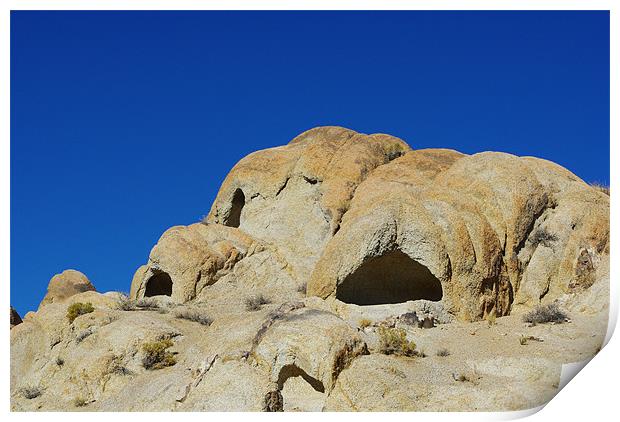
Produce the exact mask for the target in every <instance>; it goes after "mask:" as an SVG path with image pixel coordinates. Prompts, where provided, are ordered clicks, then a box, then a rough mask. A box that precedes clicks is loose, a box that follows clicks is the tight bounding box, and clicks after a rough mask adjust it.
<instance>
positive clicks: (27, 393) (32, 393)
mask: <svg viewBox="0 0 620 422" xmlns="http://www.w3.org/2000/svg"><path fill="white" fill-rule="evenodd" d="M19 392H20V393H21V395H22V396H23V397H24V398H26V399H28V400H32V399H36V398H37V397H39V396H40V395H41V394H43V389H42V388H41V387H39V386H36V385H31V386H28V387H24V388H22V389H21V390H19Z"/></svg>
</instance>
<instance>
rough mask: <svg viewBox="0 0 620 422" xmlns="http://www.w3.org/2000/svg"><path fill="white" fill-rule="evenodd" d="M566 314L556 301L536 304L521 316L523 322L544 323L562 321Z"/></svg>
mask: <svg viewBox="0 0 620 422" xmlns="http://www.w3.org/2000/svg"><path fill="white" fill-rule="evenodd" d="M566 318H567V315H566V314H565V313H564V312H562V311H561V310H560V308H559V307H558V305H557V304H556V303H550V304H548V305H538V306H536V308H534V309H533V310H531V311H530V312H528V313H527V314H525V315H524V316H523V322H528V323H530V324H545V323H549V322H556V323H562V322H564V320H566Z"/></svg>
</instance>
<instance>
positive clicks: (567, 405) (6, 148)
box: [0, 0, 620, 421]
mask: <svg viewBox="0 0 620 422" xmlns="http://www.w3.org/2000/svg"><path fill="white" fill-rule="evenodd" d="M0 10H1V12H0V13H1V14H0V16H1V17H0V19H1V20H0V93H1V96H0V198H2V207H1V208H0V212H1V213H2V219H1V223H0V280H2V294H1V295H0V300H1V301H2V304H1V305H0V309H2V307H4V309H6V308H8V307H9V294H8V293H9V280H10V271H9V265H10V259H9V256H10V255H9V254H10V238H9V235H10V207H9V200H10V196H9V188H10V183H9V177H10V167H9V166H10V127H9V124H10V122H9V110H10V95H9V94H10V74H9V60H10V54H9V48H10V39H9V36H10V11H11V10H609V11H610V47H611V48H610V77H611V80H610V90H611V92H610V94H611V95H610V117H611V119H610V126H611V127H610V159H611V158H615V157H617V155H618V146H617V142H618V141H619V139H618V133H619V132H618V123H617V121H615V120H614V118H613V116H620V114H619V113H618V99H619V97H620V95H619V94H620V91H619V89H620V84H619V83H618V82H619V81H618V78H619V77H620V68H619V66H618V58H619V55H620V43H619V42H618V41H619V40H620V18H619V15H620V2H618V1H612V0H607V1H605V0H591V1H586V0H567V1H558V0H556V1H554V0H523V1H514V0H511V1H508V0H470V1H464V0H461V1H459V0H434V1H430V0H427V1H421V0H410V1H403V0H383V1H374V0H373V1H371V0H361V1H352V0H331V1H330V0H315V1H308V0H296V1H294V2H292V1H284V0H266V1H261V2H258V1H251V0H234V1H233V0H230V1H225V2H224V1H219V2H216V1H207V0H204V1H201V0H177V1H174V0H151V1H148V2H147V1H146V0H125V1H121V0H107V1H106V0H90V1H86V0H58V1H53V0H47V1H46V0H21V1H17V0H8V1H4V2H3V3H2V6H0ZM618 182H619V179H618V170H617V169H616V168H614V167H613V166H612V167H611V174H610V185H613V186H614V187H615V186H616V185H617V183H618ZM614 192H615V191H614ZM616 198H617V194H612V196H611V217H612V219H611V245H612V247H611V260H610V261H611V269H610V270H611V272H610V274H611V289H610V292H611V295H610V296H611V305H610V316H609V327H608V333H607V337H606V342H609V343H608V344H607V346H606V347H605V348H604V349H603V350H602V351H601V352H600V353H599V354H598V355H597V356H596V357H595V358H594V359H593V360H592V361H591V362H590V363H589V364H588V365H587V366H588V369H586V370H585V371H582V372H581V373H580V374H579V376H578V379H577V381H575V382H572V383H569V385H568V386H567V387H566V388H565V389H563V390H562V391H561V392H560V393H559V394H558V395H557V396H556V397H555V398H554V399H553V400H551V401H550V402H549V403H548V405H547V406H545V407H546V408H545V410H544V411H543V412H540V413H537V414H536V415H535V416H534V417H533V418H534V419H538V420H541V418H553V419H560V418H561V419H562V420H563V421H564V420H580V421H583V420H593V419H596V418H602V420H608V419H611V418H610V417H608V415H610V414H615V413H616V410H617V409H618V406H617V405H616V402H617V387H616V386H615V384H616V382H617V381H618V375H620V371H619V368H620V365H619V364H618V360H619V359H618V358H617V356H620V346H619V343H618V340H617V339H611V335H612V333H613V330H614V329H615V325H616V322H617V319H618V297H619V294H618V293H619V290H618V287H619V286H618V284H619V283H618V280H617V279H616V277H615V276H616V275H617V274H618V262H619V260H618V259H617V258H618V253H616V249H615V247H614V246H613V245H617V244H619V243H618V242H619V241H620V239H619V238H618V230H617V229H616V224H615V222H616V221H618V218H617V217H618V207H617V200H616ZM3 327H4V328H3V329H4V330H5V331H4V336H3V337H2V349H1V353H2V372H3V374H4V376H3V378H2V380H3V382H2V387H1V396H0V402H2V405H3V410H4V411H5V412H7V414H8V416H9V417H11V418H13V419H15V420H29V419H31V418H37V417H38V418H46V419H48V418H52V419H56V418H62V419H63V420H66V419H72V420H73V419H74V418H76V419H77V418H84V417H87V418H89V419H91V418H92V419H93V420H96V421H103V420H105V419H106V418H107V417H108V414H106V413H88V415H84V414H81V413H36V414H33V413H9V406H10V404H9V396H10V392H9V379H10V377H9V332H8V331H9V327H8V324H6V323H5V324H4V326H3ZM610 339H611V341H610ZM572 372H574V369H573V370H572ZM575 374H576V372H575ZM562 375H563V377H566V376H567V375H569V376H570V375H571V370H568V371H567V372H566V373H564V371H563V374H562ZM572 375H574V374H572ZM538 410H540V408H539V409H531V410H528V411H522V412H498V413H413V414H412V413H399V414H395V415H393V417H396V418H402V417H404V418H424V420H452V419H455V418H458V419H460V420H472V421H473V420H476V421H479V420H504V419H514V418H518V417H523V416H527V415H530V414H533V413H536V412H537V411H538ZM145 416H146V417H148V418H151V419H153V420H155V421H164V420H166V419H168V418H169V417H170V415H169V414H166V413H151V414H148V416H147V415H145V414H142V415H134V414H131V413H115V414H114V417H115V418H119V417H120V418H122V419H124V418H127V419H129V418H131V419H134V418H136V417H139V418H141V417H145ZM386 416H387V417H389V416H388V414H383V413H355V414H333V413H332V414H326V415H321V418H327V419H331V420H335V419H336V418H338V419H340V418H342V417H345V418H355V419H356V420H359V419H362V420H370V419H371V418H372V419H375V418H383V417H386ZM177 417H178V416H175V418H177ZM205 417H206V418H216V419H220V418H233V419H237V418H239V419H241V418H243V419H245V418H252V419H254V418H258V419H263V420H265V419H267V418H270V419H271V418H284V417H286V418H295V419H306V420H310V418H314V417H315V415H314V414H311V413H305V414H290V413H286V414H271V416H270V415H269V414H251V415H248V414H243V413H227V414H225V413H209V414H206V415H205V414H202V413H185V414H183V418H187V419H193V420H198V418H200V419H203V418H205Z"/></svg>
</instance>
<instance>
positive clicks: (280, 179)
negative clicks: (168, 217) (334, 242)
mask: <svg viewBox="0 0 620 422" xmlns="http://www.w3.org/2000/svg"><path fill="white" fill-rule="evenodd" d="M409 150H410V147H409V146H408V145H407V144H406V143H405V142H403V141H402V140H400V139H398V138H395V137H392V136H389V135H380V134H376V135H363V134H359V133H357V132H354V131H352V130H349V129H345V128H340V127H319V128H315V129H311V130H309V131H307V132H304V133H302V134H301V135H299V136H297V137H296V138H295V139H293V140H292V141H291V142H289V144H288V145H285V146H283V147H277V148H270V149H267V150H263V151H257V152H255V153H252V154H250V155H248V156H247V157H245V158H244V159H242V160H241V161H240V162H239V163H238V164H237V165H236V166H235V167H234V168H233V169H232V170H231V171H230V173H229V174H228V176H227V177H226V179H225V180H224V183H223V184H222V187H221V188H220V191H219V193H218V195H217V198H216V199H215V202H214V203H213V206H212V208H211V212H210V214H209V216H208V221H209V222H213V223H218V224H223V225H228V226H232V227H239V228H240V229H241V230H242V231H244V232H246V233H248V234H250V235H252V236H254V237H256V238H259V239H262V240H264V241H266V242H270V243H273V244H275V245H276V246H277V247H278V250H279V251H280V253H281V254H282V255H283V256H284V257H285V259H286V260H287V262H288V263H289V264H290V265H291V267H292V269H293V270H294V271H295V276H296V278H297V279H298V280H300V281H307V279H308V277H309V276H310V273H311V272H312V269H313V267H314V265H315V263H316V260H317V258H318V256H319V254H320V252H321V250H322V249H323V248H324V246H325V244H326V242H327V241H328V240H329V239H330V238H331V236H332V234H333V233H334V232H336V231H337V230H338V227H339V225H340V220H341V218H342V216H343V214H344V213H345V212H346V210H347V209H348V207H349V204H350V202H351V199H352V198H353V196H354V194H355V191H356V188H357V187H358V185H359V184H360V183H361V182H362V181H363V180H364V179H366V177H368V175H369V174H370V173H371V172H372V171H373V170H374V169H376V168H377V167H379V166H381V165H384V164H386V163H388V162H389V161H390V160H393V159H394V158H396V157H399V156H400V155H402V154H403V153H405V152H406V151H409Z"/></svg>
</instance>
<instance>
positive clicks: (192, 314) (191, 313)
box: [174, 309, 213, 327]
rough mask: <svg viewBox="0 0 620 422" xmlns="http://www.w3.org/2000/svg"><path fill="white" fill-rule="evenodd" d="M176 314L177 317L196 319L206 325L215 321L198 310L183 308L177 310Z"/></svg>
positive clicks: (195, 320) (189, 319)
mask: <svg viewBox="0 0 620 422" xmlns="http://www.w3.org/2000/svg"><path fill="white" fill-rule="evenodd" d="M174 316H175V317H176V318H180V319H186V320H188V321H194V322H197V323H199V324H202V325H206V326H207V327H208V326H209V325H211V323H212V322H213V320H212V319H211V318H209V317H208V316H207V315H205V314H203V313H201V312H200V311H197V310H190V309H183V310H180V311H176V312H175V314H174Z"/></svg>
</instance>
